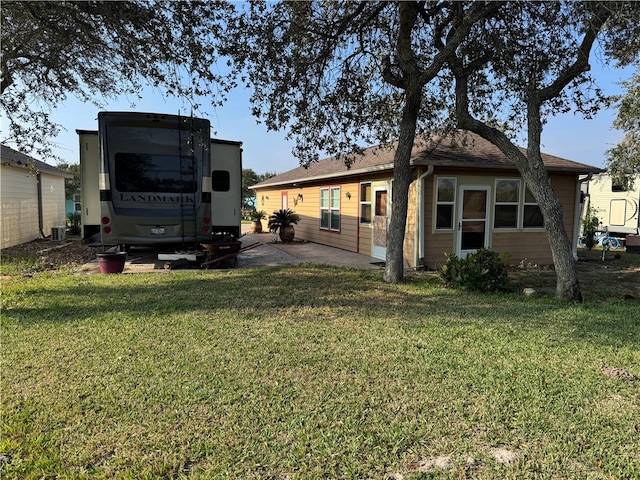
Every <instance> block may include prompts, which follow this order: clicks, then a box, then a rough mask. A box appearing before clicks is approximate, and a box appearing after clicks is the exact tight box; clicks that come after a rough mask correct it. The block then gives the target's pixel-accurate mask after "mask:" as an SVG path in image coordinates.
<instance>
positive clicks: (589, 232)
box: [581, 203, 600, 250]
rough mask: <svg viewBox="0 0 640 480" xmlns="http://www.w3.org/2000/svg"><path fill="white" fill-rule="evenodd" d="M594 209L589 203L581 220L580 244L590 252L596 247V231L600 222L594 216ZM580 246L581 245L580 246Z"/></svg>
mask: <svg viewBox="0 0 640 480" xmlns="http://www.w3.org/2000/svg"><path fill="white" fill-rule="evenodd" d="M595 213H596V212H595V209H594V208H592V207H591V203H589V205H588V206H587V213H586V214H585V216H584V218H583V219H582V238H581V240H582V243H583V244H584V246H585V247H586V248H588V249H589V250H591V249H592V248H593V247H595V246H596V243H597V242H596V238H595V235H596V232H597V231H598V225H600V220H599V219H598V217H596V215H595ZM581 246H582V245H581Z"/></svg>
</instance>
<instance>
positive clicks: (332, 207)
mask: <svg viewBox="0 0 640 480" xmlns="http://www.w3.org/2000/svg"><path fill="white" fill-rule="evenodd" d="M336 190H337V191H338V196H337V205H334V202H333V196H332V193H333V192H334V191H336ZM323 191H326V192H327V193H328V195H329V198H328V200H329V205H328V207H323V206H322V192H323ZM341 194H342V193H341V187H322V188H321V189H320V230H325V231H330V232H339V231H340V227H341V224H342V218H341V216H340V204H341V199H340V195H341ZM324 211H326V212H327V213H328V215H329V225H328V226H327V227H325V226H323V225H322V213H323V212H324ZM335 212H337V213H338V225H337V228H336V227H335V226H334V225H332V222H331V219H332V214H333V213H335Z"/></svg>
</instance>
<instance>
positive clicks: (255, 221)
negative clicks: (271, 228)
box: [249, 210, 267, 233]
mask: <svg viewBox="0 0 640 480" xmlns="http://www.w3.org/2000/svg"><path fill="white" fill-rule="evenodd" d="M249 216H250V217H251V221H252V225H251V231H252V232H253V233H261V232H262V220H264V219H265V218H267V212H265V211H264V210H254V211H253V212H251V213H250V214H249Z"/></svg>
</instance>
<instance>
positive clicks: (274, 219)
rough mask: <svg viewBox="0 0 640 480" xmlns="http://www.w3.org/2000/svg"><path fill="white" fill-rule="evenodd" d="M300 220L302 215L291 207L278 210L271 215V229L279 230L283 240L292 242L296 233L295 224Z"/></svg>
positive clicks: (272, 230)
mask: <svg viewBox="0 0 640 480" xmlns="http://www.w3.org/2000/svg"><path fill="white" fill-rule="evenodd" d="M299 221H300V215H298V214H297V213H295V212H294V211H293V210H291V209H289V208H287V209H280V210H276V211H275V212H273V215H271V216H270V217H269V224H268V227H269V231H270V232H278V233H279V235H280V240H282V241H283V242H291V241H292V240H293V238H294V237H295V234H296V231H295V229H294V228H293V225H294V224H297V223H298V222H299Z"/></svg>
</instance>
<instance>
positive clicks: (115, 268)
mask: <svg viewBox="0 0 640 480" xmlns="http://www.w3.org/2000/svg"><path fill="white" fill-rule="evenodd" d="M126 260H127V252H111V253H98V267H99V268H100V273H122V271H123V270H124V263H125V261H126Z"/></svg>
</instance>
